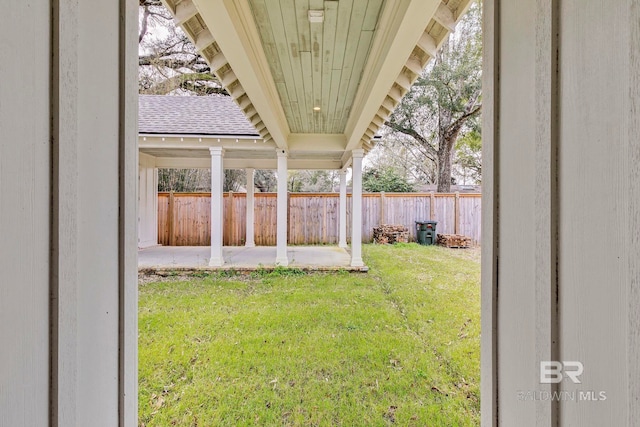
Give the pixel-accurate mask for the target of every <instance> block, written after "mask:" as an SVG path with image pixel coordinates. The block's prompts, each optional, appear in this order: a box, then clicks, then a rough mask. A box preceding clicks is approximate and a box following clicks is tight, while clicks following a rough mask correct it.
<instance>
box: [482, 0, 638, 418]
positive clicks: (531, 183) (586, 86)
mask: <svg viewBox="0 0 640 427" xmlns="http://www.w3.org/2000/svg"><path fill="white" fill-rule="evenodd" d="M485 7H486V10H488V11H489V12H490V16H489V19H495V18H496V17H497V18H498V21H497V22H499V25H498V26H495V27H494V28H493V29H490V33H488V34H487V37H488V40H491V38H492V37H497V39H498V40H499V42H498V43H496V44H493V43H489V44H488V45H486V46H485V47H486V49H487V50H486V54H487V55H488V56H489V58H488V59H487V62H486V63H487V64H489V67H488V68H487V69H486V70H485V87H486V88H491V87H495V88H496V92H495V95H496V98H495V99H496V102H495V103H493V104H492V105H491V106H489V109H488V111H489V112H490V113H491V111H492V108H493V107H495V109H496V114H490V115H489V116H486V117H485V128H484V131H485V136H486V138H485V141H484V143H485V150H486V152H485V154H486V157H485V158H486V159H489V162H488V163H486V164H485V166H484V169H485V171H495V172H494V173H495V175H494V176H493V179H492V180H490V182H491V184H490V185H491V188H490V189H488V191H487V192H486V196H487V199H486V200H485V202H486V203H487V204H488V206H490V207H491V208H492V209H493V210H494V211H495V216H494V218H498V224H497V225H496V226H495V227H494V229H493V230H487V229H486V228H484V230H483V231H485V233H483V234H484V237H485V240H484V242H483V251H484V255H485V260H484V264H483V267H485V271H484V272H483V303H484V305H483V346H484V348H483V355H484V356H485V358H484V359H483V370H484V377H483V378H484V379H485V381H484V383H483V390H482V391H483V394H482V398H483V409H486V408H491V407H492V408H494V409H495V408H497V413H496V414H491V413H490V412H489V411H485V412H483V425H486V426H490V425H504V426H512V425H518V426H534V425H558V426H570V425H575V426H603V425H616V426H623V425H626V426H632V425H637V423H638V411H639V410H640V409H639V407H638V406H639V401H638V394H639V391H638V381H639V379H638V370H639V368H638V365H639V362H640V361H639V359H638V353H639V347H638V346H639V341H638V337H639V333H638V331H639V329H638V324H639V322H638V316H639V315H640V306H639V302H640V300H639V298H638V293H639V291H638V286H639V285H640V269H639V267H638V266H639V263H640V261H639V260H640V210H639V208H640V173H639V171H640V165H639V161H640V125H639V122H640V118H639V116H640V111H639V110H638V105H639V104H640V96H639V93H640V87H639V85H640V59H639V58H640V20H639V19H638V17H639V16H640V11H639V9H640V5H639V4H638V2H637V1H635V0H626V1H619V2H601V1H595V0H593V1H591V0H589V1H584V0H563V1H561V2H557V1H551V0H522V1H518V2H509V1H500V0H488V1H486V2H485ZM496 8H497V9H498V10H499V13H498V14H497V15H496V14H493V11H494V10H495V9H496ZM554 34H557V38H556V37H554ZM556 43H557V51H558V55H557V56H556V52H555V46H556ZM492 58H498V59H499V66H498V67H494V66H493V65H495V63H494V62H493V61H492ZM556 58H557V70H558V71H557V73H556V72H555V70H556ZM485 113H487V109H485ZM595 195H599V196H598V197H595ZM485 214H486V212H485ZM485 225H489V226H490V225H491V221H490V220H487V222H485ZM492 255H495V257H496V259H497V268H496V269H495V270H490V269H488V268H487V267H490V266H491V265H492V262H491V259H492ZM490 304H495V305H496V306H497V310H496V311H495V312H493V313H492V312H491V306H490ZM493 315H497V322H494V323H492V316H493ZM492 345H493V346H494V347H493V351H492V352H488V351H487V349H491V346H492ZM489 353H492V356H491V357H486V356H487V355H488V354H489ZM542 360H560V361H562V360H569V361H573V360H576V361H580V362H582V363H583V364H584V373H583V375H582V376H581V379H582V383H581V384H573V383H572V382H571V381H570V380H568V379H565V380H564V381H563V382H562V383H561V384H559V385H558V386H548V385H542V384H540V383H539V363H540V361H542ZM496 364H497V365H496ZM487 378H489V379H490V380H487ZM491 379H492V380H493V381H494V382H495V381H497V386H496V387H494V386H492V384H491ZM545 390H551V391H553V390H556V391H569V392H572V391H577V392H580V391H582V392H590V391H595V392H596V393H597V392H600V391H603V392H605V393H606V396H607V399H606V401H595V402H594V401H591V402H588V401H582V402H573V401H561V402H559V403H558V404H551V403H549V402H534V401H524V402H523V401H520V400H519V399H518V392H520V391H524V392H528V391H545ZM576 398H579V394H577V395H576ZM487 399H490V401H491V403H490V404H489V403H488V402H487Z"/></svg>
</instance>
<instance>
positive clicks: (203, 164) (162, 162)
mask: <svg viewBox="0 0 640 427" xmlns="http://www.w3.org/2000/svg"><path fill="white" fill-rule="evenodd" d="M156 167H157V168H175V169H194V168H195V169H201V168H206V169H209V168H211V157H209V158H206V157H202V158H190V157H157V158H156Z"/></svg>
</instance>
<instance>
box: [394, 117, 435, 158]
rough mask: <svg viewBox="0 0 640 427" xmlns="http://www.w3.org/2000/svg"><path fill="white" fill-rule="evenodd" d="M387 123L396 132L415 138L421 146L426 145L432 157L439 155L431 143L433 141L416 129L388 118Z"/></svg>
mask: <svg viewBox="0 0 640 427" xmlns="http://www.w3.org/2000/svg"><path fill="white" fill-rule="evenodd" d="M385 125H387V126H389V127H390V128H391V129H393V130H395V131H396V132H400V133H403V134H405V135H408V136H410V137H412V138H413V139H415V140H416V141H417V142H419V143H420V146H422V147H424V149H425V150H426V151H427V153H429V156H430V157H432V158H436V157H437V156H438V151H437V150H436V149H435V148H434V147H433V146H432V145H431V143H430V142H429V141H428V140H427V138H425V137H424V136H422V135H420V134H419V133H418V132H417V131H416V130H415V129H412V128H408V127H404V126H401V125H400V124H398V123H396V122H394V121H389V120H387V121H386V122H385Z"/></svg>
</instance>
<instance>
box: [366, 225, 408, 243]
mask: <svg viewBox="0 0 640 427" xmlns="http://www.w3.org/2000/svg"><path fill="white" fill-rule="evenodd" d="M373 241H374V243H379V244H382V245H384V244H393V243H409V229H408V228H407V227H405V226H404V225H387V224H383V225H381V226H379V227H373Z"/></svg>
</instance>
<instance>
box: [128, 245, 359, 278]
mask: <svg viewBox="0 0 640 427" xmlns="http://www.w3.org/2000/svg"><path fill="white" fill-rule="evenodd" d="M210 253H211V248H210V247H208V246H154V247H150V248H145V249H140V250H139V251H138V269H139V271H141V272H143V273H147V274H158V273H162V272H171V271H216V270H238V271H252V270H256V269H261V268H262V269H273V268H275V267H276V264H275V260H276V248H275V247H274V246H256V247H253V248H247V247H244V246H225V247H224V248H223V256H224V260H225V263H224V266H222V267H209V257H210ZM287 255H288V258H289V266H288V267H289V268H299V269H302V270H313V271H334V270H348V271H367V270H368V268H367V267H366V266H365V267H351V255H350V254H349V252H348V251H347V250H346V249H343V248H339V247H337V246H289V247H288V248H287Z"/></svg>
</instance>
